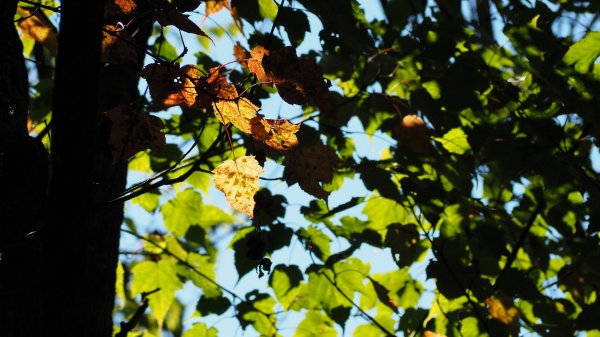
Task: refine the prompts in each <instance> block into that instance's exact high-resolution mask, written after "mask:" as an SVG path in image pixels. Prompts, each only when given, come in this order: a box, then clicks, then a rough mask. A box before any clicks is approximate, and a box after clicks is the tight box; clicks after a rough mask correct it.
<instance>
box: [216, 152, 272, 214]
mask: <svg viewBox="0 0 600 337" xmlns="http://www.w3.org/2000/svg"><path fill="white" fill-rule="evenodd" d="M263 172H264V169H263V168H262V167H261V166H260V165H259V164H258V161H256V159H254V156H244V157H241V158H237V159H236V160H235V161H234V160H226V161H225V162H223V163H222V164H221V165H219V166H217V167H216V168H215V169H214V170H213V173H214V174H215V180H214V184H215V187H216V188H217V189H218V190H220V191H221V192H223V193H225V198H226V199H227V201H228V202H229V204H230V205H231V206H233V208H235V209H237V210H238V211H240V212H243V213H246V214H248V216H249V217H250V219H252V218H253V217H254V205H255V202H254V194H255V193H256V192H257V191H258V187H259V184H258V176H259V175H260V174H261V173H263Z"/></svg>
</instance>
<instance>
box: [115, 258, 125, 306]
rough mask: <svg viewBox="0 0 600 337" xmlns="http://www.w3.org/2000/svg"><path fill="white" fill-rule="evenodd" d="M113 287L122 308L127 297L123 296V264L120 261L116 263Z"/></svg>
mask: <svg viewBox="0 0 600 337" xmlns="http://www.w3.org/2000/svg"><path fill="white" fill-rule="evenodd" d="M115 288H116V294H117V298H118V299H119V300H120V301H121V305H120V307H121V309H123V308H124V307H125V301H126V300H127V298H126V297H125V269H123V264H122V263H121V262H119V264H117V282H116V284H115Z"/></svg>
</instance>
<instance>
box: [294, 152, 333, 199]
mask: <svg viewBox="0 0 600 337" xmlns="http://www.w3.org/2000/svg"><path fill="white" fill-rule="evenodd" d="M338 162H339V158H338V157H337V155H336V154H335V151H334V150H333V149H331V148H330V147H328V146H326V145H324V144H323V143H321V142H316V143H315V144H314V145H312V146H310V147H296V149H295V150H294V151H291V152H289V153H288V154H287V155H286V157H285V159H284V160H283V165H284V166H285V170H284V171H283V177H284V178H285V180H286V182H287V183H288V185H290V186H291V185H293V184H295V183H298V185H300V188H302V189H303V190H304V191H305V192H306V193H309V194H311V195H313V196H315V197H317V198H321V199H326V198H327V197H328V196H329V192H327V191H325V190H324V189H323V187H322V186H321V184H322V183H329V182H331V180H332V179H333V168H334V167H335V166H336V165H337V163H338Z"/></svg>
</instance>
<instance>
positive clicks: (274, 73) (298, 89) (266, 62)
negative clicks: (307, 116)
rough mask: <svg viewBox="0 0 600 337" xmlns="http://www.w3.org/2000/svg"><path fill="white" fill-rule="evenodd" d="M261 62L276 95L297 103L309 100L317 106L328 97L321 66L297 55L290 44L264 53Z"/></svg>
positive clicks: (328, 100) (322, 103) (323, 104)
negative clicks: (275, 90) (276, 92)
mask: <svg viewBox="0 0 600 337" xmlns="http://www.w3.org/2000/svg"><path fill="white" fill-rule="evenodd" d="M262 66H263V68H264V71H265V73H266V75H267V77H268V78H269V79H270V80H271V81H273V83H274V84H275V87H276V88H277V90H278V91H279V96H281V98H282V99H283V100H284V101H286V102H287V103H290V104H300V105H301V104H305V103H307V102H308V101H309V100H312V101H313V102H315V103H316V104H317V106H318V107H321V106H323V107H325V106H326V105H327V104H329V102H330V101H331V98H330V93H329V84H328V83H327V82H326V81H325V79H324V78H323V71H322V70H321V68H320V67H319V66H318V65H316V64H315V63H314V62H312V61H310V60H307V59H304V58H299V57H298V56H297V55H296V49H294V48H293V47H284V48H282V49H280V50H279V51H277V52H269V53H268V54H265V55H264V56H263V59H262ZM328 109H329V108H328Z"/></svg>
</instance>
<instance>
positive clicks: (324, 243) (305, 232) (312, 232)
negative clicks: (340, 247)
mask: <svg viewBox="0 0 600 337" xmlns="http://www.w3.org/2000/svg"><path fill="white" fill-rule="evenodd" d="M298 235H299V236H300V237H301V238H302V239H303V240H304V242H305V245H306V247H307V248H308V249H309V250H310V251H312V252H313V253H315V255H317V257H318V258H319V259H321V261H325V260H327V258H328V257H329V255H331V248H330V247H329V242H330V241H331V239H330V238H329V237H328V236H327V235H325V233H323V232H322V231H320V230H319V229H317V228H315V227H314V226H308V227H307V229H304V228H301V229H300V230H299V231H298Z"/></svg>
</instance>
